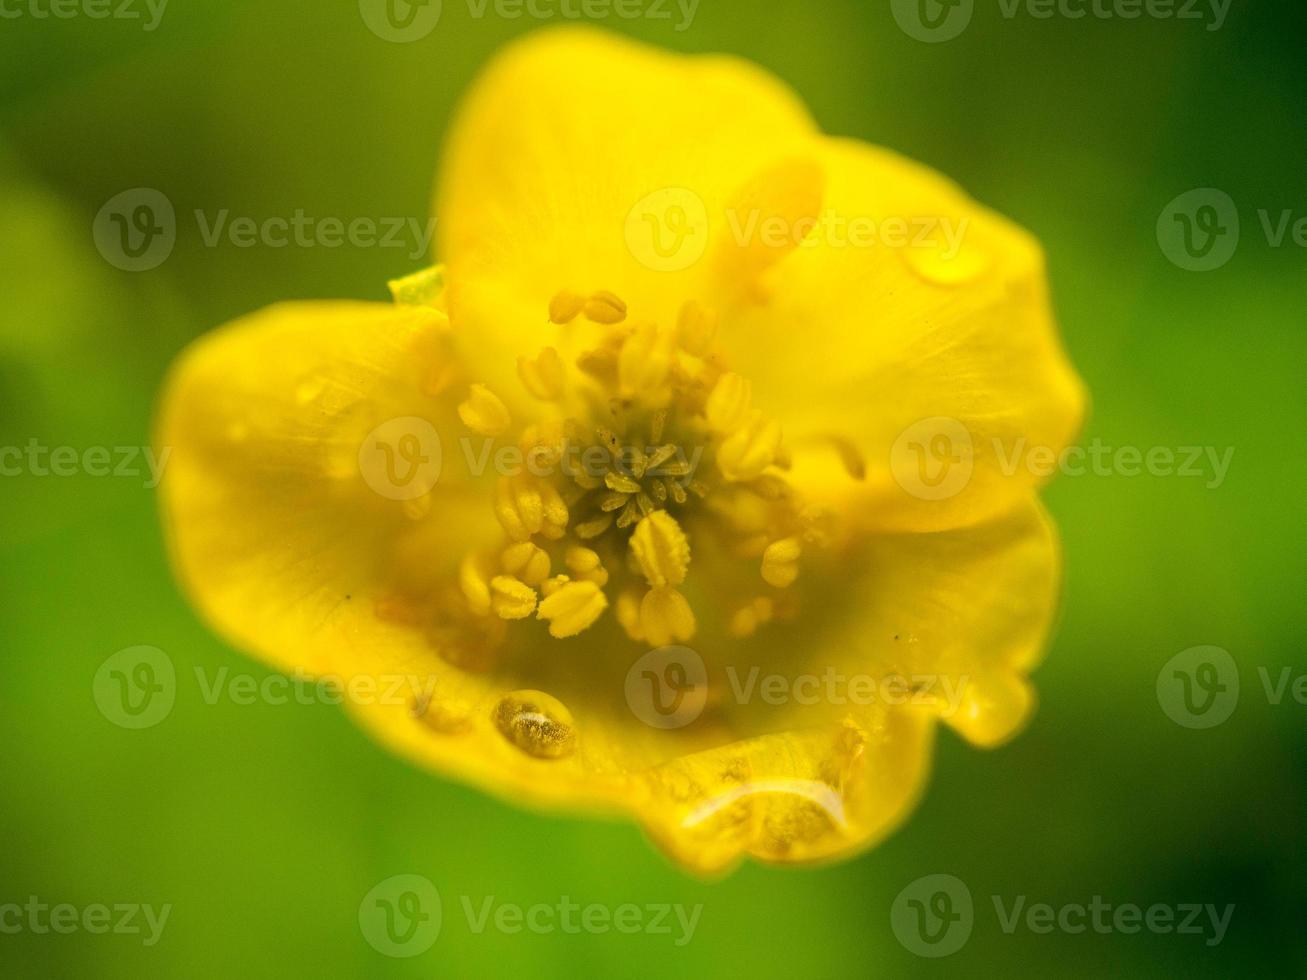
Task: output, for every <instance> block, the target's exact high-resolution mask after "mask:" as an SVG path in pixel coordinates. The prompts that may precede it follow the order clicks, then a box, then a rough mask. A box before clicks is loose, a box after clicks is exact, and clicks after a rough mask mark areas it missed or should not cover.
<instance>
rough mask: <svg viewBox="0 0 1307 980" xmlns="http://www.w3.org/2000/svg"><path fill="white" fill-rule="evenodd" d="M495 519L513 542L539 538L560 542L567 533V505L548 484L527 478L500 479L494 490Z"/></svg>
mask: <svg viewBox="0 0 1307 980" xmlns="http://www.w3.org/2000/svg"><path fill="white" fill-rule="evenodd" d="M495 517H497V518H498V519H499V524H500V526H501V527H503V529H504V530H505V531H506V532H507V533H508V536H509V537H510V538H512V539H513V540H514V541H527V540H529V539H530V537H531V535H533V534H539V535H541V536H543V537H544V538H546V539H548V540H550V541H557V540H558V539H559V538H561V537H562V536H563V534H564V533H565V531H566V530H567V520H568V514H567V505H566V504H565V503H563V498H562V497H561V496H559V494H558V491H557V490H556V489H555V488H554V487H553V486H552V485H551V484H549V483H544V482H541V481H538V480H536V479H534V478H533V477H531V476H529V475H527V474H519V475H518V476H515V477H508V476H505V477H500V479H499V483H498V484H497V485H496V487H495Z"/></svg>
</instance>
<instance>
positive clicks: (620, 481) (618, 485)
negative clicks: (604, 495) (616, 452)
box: [604, 470, 640, 493]
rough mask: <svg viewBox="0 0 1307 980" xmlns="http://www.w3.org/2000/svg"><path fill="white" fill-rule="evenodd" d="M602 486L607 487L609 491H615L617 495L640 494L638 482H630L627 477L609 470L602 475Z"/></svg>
mask: <svg viewBox="0 0 1307 980" xmlns="http://www.w3.org/2000/svg"><path fill="white" fill-rule="evenodd" d="M604 485H605V486H607V487H608V489H609V490H615V491H617V492H618V493H639V492H640V484H639V483H638V482H636V481H635V480H632V479H631V478H630V477H629V476H625V475H624V474H622V473H619V472H617V471H616V470H609V471H608V472H607V473H605V474H604Z"/></svg>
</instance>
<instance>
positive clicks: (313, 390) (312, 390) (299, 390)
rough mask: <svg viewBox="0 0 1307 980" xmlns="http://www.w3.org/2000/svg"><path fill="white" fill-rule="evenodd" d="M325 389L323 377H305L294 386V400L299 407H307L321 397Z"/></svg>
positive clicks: (325, 383) (325, 381)
mask: <svg viewBox="0 0 1307 980" xmlns="http://www.w3.org/2000/svg"><path fill="white" fill-rule="evenodd" d="M326 387H327V379H326V378H325V377H324V376H323V375H320V374H310V375H307V376H306V377H304V378H302V379H301V380H300V382H299V384H297V385H296V386H295V400H296V401H297V402H299V403H300V404H301V405H307V404H308V403H309V402H311V401H314V400H316V399H317V398H318V397H319V396H321V394H322V392H323V390H324V389H325V388H326Z"/></svg>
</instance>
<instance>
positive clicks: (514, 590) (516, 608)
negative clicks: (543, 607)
mask: <svg viewBox="0 0 1307 980" xmlns="http://www.w3.org/2000/svg"><path fill="white" fill-rule="evenodd" d="M490 608H491V609H493V610H494V612H495V615H496V616H498V617H499V618H500V619H525V618H526V617H527V616H530V615H531V614H532V613H533V612H535V608H536V592H535V589H533V588H531V587H530V586H529V585H527V584H526V583H525V582H519V581H518V580H517V579H515V578H513V577H512V576H511V575H496V576H495V577H494V578H493V579H491V580H490Z"/></svg>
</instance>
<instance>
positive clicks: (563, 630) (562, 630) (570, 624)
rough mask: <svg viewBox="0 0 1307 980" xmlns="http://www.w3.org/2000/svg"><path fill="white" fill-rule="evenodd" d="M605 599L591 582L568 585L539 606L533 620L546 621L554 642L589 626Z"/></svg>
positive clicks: (606, 603) (603, 605) (602, 609)
mask: <svg viewBox="0 0 1307 980" xmlns="http://www.w3.org/2000/svg"><path fill="white" fill-rule="evenodd" d="M607 608H608V597H607V596H605V595H604V594H603V592H602V591H601V590H600V589H599V586H597V585H595V584H594V583H593V582H568V583H567V584H565V585H563V586H562V587H561V588H559V589H557V590H555V591H554V593H553V594H552V595H550V596H549V597H548V598H546V599H545V600H544V601H543V602H541V603H540V607H539V609H538V610H537V611H536V618H538V619H545V620H548V621H549V635H550V636H552V637H554V638H556V639H560V640H561V639H565V638H567V637H569V636H576V634H578V633H580V632H581V631H582V630H585V629H588V628H589V627H590V626H592V625H593V624H594V622H595V620H597V619H598V618H599V617H600V615H601V614H602V613H603V611H604V610H605V609H607Z"/></svg>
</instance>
